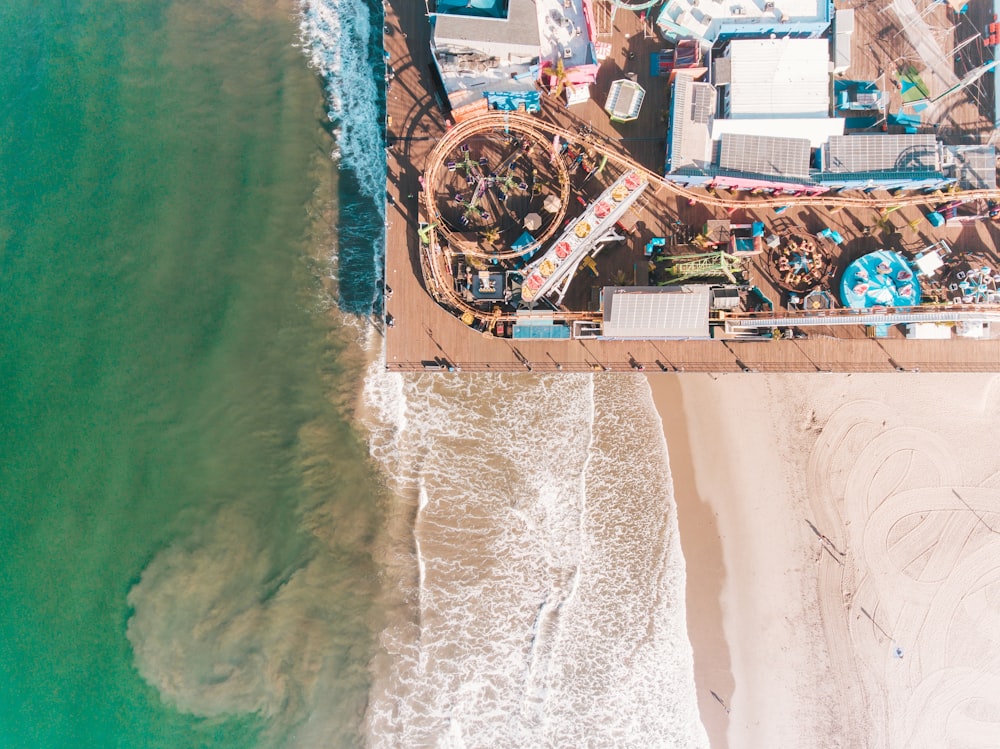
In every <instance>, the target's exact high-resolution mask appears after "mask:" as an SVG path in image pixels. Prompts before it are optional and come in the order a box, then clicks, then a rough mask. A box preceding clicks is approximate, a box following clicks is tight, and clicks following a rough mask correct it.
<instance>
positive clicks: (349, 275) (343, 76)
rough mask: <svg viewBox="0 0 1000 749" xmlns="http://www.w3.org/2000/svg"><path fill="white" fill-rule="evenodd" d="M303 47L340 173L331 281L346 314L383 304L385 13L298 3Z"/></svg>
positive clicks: (366, 3) (364, 1) (362, 4)
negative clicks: (322, 96) (319, 87)
mask: <svg viewBox="0 0 1000 749" xmlns="http://www.w3.org/2000/svg"><path fill="white" fill-rule="evenodd" d="M300 11H301V21H300V34H301V43H302V46H303V48H304V50H305V52H306V54H307V56H308V58H309V61H310V63H311V64H312V66H313V68H314V69H315V70H316V71H317V72H318V73H319V74H320V76H321V77H322V79H323V82H324V89H325V91H326V95H327V102H328V105H329V107H328V112H327V114H328V116H329V119H330V122H331V123H332V125H333V128H334V136H335V138H336V151H335V152H334V154H333V157H334V159H335V160H337V161H338V162H339V165H340V182H339V185H338V191H337V193H338V194H337V210H338V214H339V219H338V221H337V247H336V265H337V268H336V275H337V282H338V283H337V288H338V294H339V300H338V301H339V304H340V307H341V309H343V310H344V311H345V312H349V313H353V314H360V315H366V314H370V313H371V312H372V311H374V310H377V309H378V307H379V305H380V303H381V299H380V296H381V284H380V283H379V279H380V278H381V277H382V268H383V264H384V261H385V257H384V254H385V253H384V246H385V232H384V229H385V181H386V166H385V134H384V128H383V125H384V121H385V115H384V112H385V86H384V77H383V76H384V70H385V60H384V56H383V49H382V19H383V13H382V5H381V3H378V2H374V0H302V2H301V5H300Z"/></svg>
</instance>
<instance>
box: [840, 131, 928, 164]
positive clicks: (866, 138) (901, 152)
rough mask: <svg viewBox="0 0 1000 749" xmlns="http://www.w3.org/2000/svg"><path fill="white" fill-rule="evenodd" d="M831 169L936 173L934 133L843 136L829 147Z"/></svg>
mask: <svg viewBox="0 0 1000 749" xmlns="http://www.w3.org/2000/svg"><path fill="white" fill-rule="evenodd" d="M825 167H826V171H828V172H872V171H893V172H933V171H936V170H937V169H938V152H937V139H936V138H935V136H934V135H839V136H833V137H831V138H830V141H829V143H828V145H827V148H826V154H825Z"/></svg>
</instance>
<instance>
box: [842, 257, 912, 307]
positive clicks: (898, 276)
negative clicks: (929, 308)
mask: <svg viewBox="0 0 1000 749" xmlns="http://www.w3.org/2000/svg"><path fill="white" fill-rule="evenodd" d="M840 299H841V301H842V302H843V303H844V306H845V307H853V308H855V309H870V308H872V307H913V306H914V305H917V304H920V282H919V281H918V280H917V277H916V275H915V274H914V272H913V269H912V268H911V267H910V264H909V263H908V262H907V261H906V258H904V257H903V256H902V255H900V254H899V253H898V252H892V251H890V250H878V251H877V252H871V253H869V254H867V255H865V256H864V257H860V258H858V259H857V260H855V261H854V262H853V263H851V264H850V265H848V266H847V269H846V270H845V271H844V276H843V278H841V279H840Z"/></svg>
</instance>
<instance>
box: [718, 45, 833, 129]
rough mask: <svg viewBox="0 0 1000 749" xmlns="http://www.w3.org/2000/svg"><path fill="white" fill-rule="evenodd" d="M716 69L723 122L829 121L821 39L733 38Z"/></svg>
mask: <svg viewBox="0 0 1000 749" xmlns="http://www.w3.org/2000/svg"><path fill="white" fill-rule="evenodd" d="M715 70H716V75H715V77H714V79H713V82H714V83H715V85H716V87H717V88H718V89H719V95H720V98H721V109H722V115H723V116H724V117H726V118H730V119H751V118H752V119H770V118H773V117H795V118H824V117H829V116H830V46H829V42H828V41H827V40H826V39H734V40H733V41H731V42H730V43H729V47H728V48H727V49H726V51H725V52H724V53H723V55H722V57H721V58H716V65H715Z"/></svg>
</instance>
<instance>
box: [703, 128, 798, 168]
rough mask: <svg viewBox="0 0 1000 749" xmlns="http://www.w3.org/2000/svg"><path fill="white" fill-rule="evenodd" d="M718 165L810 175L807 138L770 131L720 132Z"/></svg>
mask: <svg viewBox="0 0 1000 749" xmlns="http://www.w3.org/2000/svg"><path fill="white" fill-rule="evenodd" d="M721 141H722V147H721V150H720V152H719V166H720V167H721V168H723V169H732V170H734V171H737V172H751V173H753V174H767V175H775V176H785V177H802V178H804V179H808V177H809V155H810V147H809V141H808V140H806V139H805V138H777V137H774V136H772V135H743V134H741V133H723V135H722V138H721Z"/></svg>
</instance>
